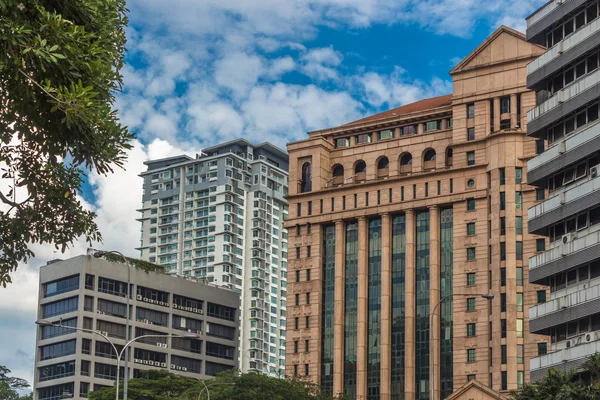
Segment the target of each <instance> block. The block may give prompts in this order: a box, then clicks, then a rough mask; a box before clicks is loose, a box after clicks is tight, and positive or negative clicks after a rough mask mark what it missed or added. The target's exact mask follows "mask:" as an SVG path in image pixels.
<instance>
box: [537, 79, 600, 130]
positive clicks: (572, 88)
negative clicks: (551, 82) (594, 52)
mask: <svg viewBox="0 0 600 400" xmlns="http://www.w3.org/2000/svg"><path fill="white" fill-rule="evenodd" d="M599 83H600V69H598V70H596V71H595V72H592V73H591V74H589V75H587V76H585V77H583V78H581V79H579V80H577V81H575V82H574V83H572V84H570V85H569V86H567V87H565V88H564V89H562V90H559V91H558V92H556V93H554V95H553V96H552V97H550V98H549V99H548V100H546V101H544V102H543V103H542V104H540V105H538V106H537V107H535V108H534V109H532V110H530V111H529V112H528V113H527V123H528V128H527V134H528V135H529V136H536V135H537V134H538V133H539V132H541V131H542V130H543V129H544V128H545V127H546V126H548V125H550V124H551V123H553V122H554V121H556V120H558V119H560V118H562V117H563V116H565V115H567V114H569V113H571V112H573V111H575V110H576V109H577V108H579V107H581V106H583V105H585V104H587V103H588V102H590V101H592V100H595V99H596V98H597V97H599V95H598V92H599V89H600V85H599Z"/></svg>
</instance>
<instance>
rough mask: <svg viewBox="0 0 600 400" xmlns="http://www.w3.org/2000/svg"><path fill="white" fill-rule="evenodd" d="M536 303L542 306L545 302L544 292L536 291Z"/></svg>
mask: <svg viewBox="0 0 600 400" xmlns="http://www.w3.org/2000/svg"><path fill="white" fill-rule="evenodd" d="M537 302H538V304H542V303H545V302H546V291H545V290H538V291H537Z"/></svg>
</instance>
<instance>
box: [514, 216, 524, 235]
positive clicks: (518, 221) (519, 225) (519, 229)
mask: <svg viewBox="0 0 600 400" xmlns="http://www.w3.org/2000/svg"><path fill="white" fill-rule="evenodd" d="M515 230H516V234H517V235H522V234H523V217H515Z"/></svg>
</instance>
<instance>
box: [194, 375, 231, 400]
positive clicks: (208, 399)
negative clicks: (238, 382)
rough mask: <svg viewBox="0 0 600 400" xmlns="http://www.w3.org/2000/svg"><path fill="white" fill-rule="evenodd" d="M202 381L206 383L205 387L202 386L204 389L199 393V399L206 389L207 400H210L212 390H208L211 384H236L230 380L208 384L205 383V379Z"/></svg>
mask: <svg viewBox="0 0 600 400" xmlns="http://www.w3.org/2000/svg"><path fill="white" fill-rule="evenodd" d="M200 383H202V384H203V385H204V387H203V388H202V390H201V391H200V393H199V394H198V400H200V396H202V393H204V391H205V390H206V397H207V400H210V390H208V388H209V387H210V386H214V385H235V383H230V382H214V383H209V384H208V385H207V384H206V383H204V381H203V380H201V381H200Z"/></svg>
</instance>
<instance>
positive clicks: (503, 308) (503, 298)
mask: <svg viewBox="0 0 600 400" xmlns="http://www.w3.org/2000/svg"><path fill="white" fill-rule="evenodd" d="M500 312H506V293H501V294H500Z"/></svg>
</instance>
